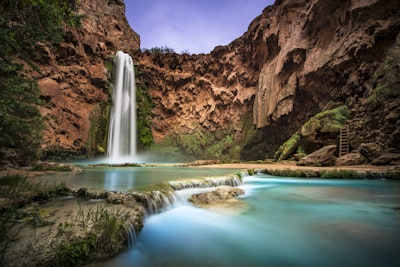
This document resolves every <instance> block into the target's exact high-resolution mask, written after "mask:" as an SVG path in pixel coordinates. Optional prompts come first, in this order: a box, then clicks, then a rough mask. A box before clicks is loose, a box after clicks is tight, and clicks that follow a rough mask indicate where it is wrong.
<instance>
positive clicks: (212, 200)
mask: <svg viewBox="0 0 400 267" xmlns="http://www.w3.org/2000/svg"><path fill="white" fill-rule="evenodd" d="M243 194H244V190H243V189H240V188H236V187H235V188H219V189H217V190H214V191H211V192H206V193H199V194H194V195H192V196H191V197H189V202H191V203H193V204H194V205H196V206H203V205H210V204H216V203H219V202H221V201H225V200H229V199H232V198H235V197H238V196H240V195H243Z"/></svg>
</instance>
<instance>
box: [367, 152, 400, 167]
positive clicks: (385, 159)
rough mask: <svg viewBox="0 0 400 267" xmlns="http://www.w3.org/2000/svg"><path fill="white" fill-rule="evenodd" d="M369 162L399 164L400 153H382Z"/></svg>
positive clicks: (374, 163)
mask: <svg viewBox="0 0 400 267" xmlns="http://www.w3.org/2000/svg"><path fill="white" fill-rule="evenodd" d="M371 164H373V165H400V154H397V153H384V154H382V155H381V156H379V157H378V158H376V159H374V160H373V161H372V162H371Z"/></svg>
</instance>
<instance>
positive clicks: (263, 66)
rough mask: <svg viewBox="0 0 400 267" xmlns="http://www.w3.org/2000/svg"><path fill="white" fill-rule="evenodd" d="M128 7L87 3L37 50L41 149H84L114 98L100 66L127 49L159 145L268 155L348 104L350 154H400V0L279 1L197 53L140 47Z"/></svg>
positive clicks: (195, 152)
mask: <svg viewBox="0 0 400 267" xmlns="http://www.w3.org/2000/svg"><path fill="white" fill-rule="evenodd" d="M124 11H125V8H124V5H123V4H121V3H119V1H108V0H96V1H89V0H82V5H81V10H80V12H81V13H82V14H83V15H84V16H83V19H82V25H81V26H80V27H77V28H73V29H66V30H65V37H66V40H65V42H63V43H61V44H56V45H54V49H49V48H45V47H44V48H43V51H41V52H42V54H43V57H42V61H41V62H38V64H39V65H40V66H39V71H38V70H36V69H33V68H32V69H30V68H29V67H27V72H28V73H29V74H30V76H32V77H34V78H36V79H37V80H38V81H39V86H40V88H41V90H42V99H43V101H44V103H45V104H44V106H43V107H41V110H42V113H43V115H45V116H47V123H46V124H47V129H46V130H45V136H44V137H45V143H44V144H43V147H44V149H45V150H49V151H50V150H52V149H53V150H54V148H60V149H62V150H72V151H86V150H87V149H88V145H89V143H90V138H91V137H90V129H91V127H92V128H93V127H94V128H100V126H96V124H95V122H93V121H91V114H92V115H93V113H96V112H97V113H100V115H104V114H105V112H106V109H104V106H103V108H101V109H99V106H100V105H102V104H105V103H108V102H109V99H108V98H109V94H108V90H109V75H110V68H107V66H111V62H112V57H113V55H114V54H115V52H116V51H117V50H123V51H126V52H129V53H131V54H132V55H133V57H134V61H135V65H136V68H137V84H138V86H139V87H140V88H141V90H142V91H143V92H145V93H146V94H147V95H148V97H149V99H150V102H151V105H149V106H150V107H151V108H150V109H151V110H150V111H149V114H148V115H146V118H145V119H146V120H147V121H148V123H147V124H148V127H149V132H150V134H151V135H152V138H154V142H155V144H156V147H157V145H160V146H162V145H164V146H176V147H177V148H178V149H179V150H180V152H183V153H186V154H191V155H192V156H194V157H195V158H196V157H197V158H219V159H220V158H226V159H246V160H255V159H265V158H268V157H273V155H274V153H275V151H276V150H277V149H278V147H279V146H280V145H281V144H282V143H283V142H284V141H286V140H287V139H288V138H289V137H290V136H291V135H292V134H294V133H295V132H296V131H299V129H300V127H301V126H302V125H303V124H304V123H305V122H306V121H307V120H308V119H310V118H311V117H312V116H314V115H315V114H317V113H319V112H321V111H323V110H327V109H332V108H335V107H338V106H341V105H346V106H347V107H348V109H349V110H350V111H351V113H350V117H349V120H348V123H350V125H351V137H352V138H351V139H352V143H351V148H352V149H353V150H359V149H361V150H363V149H364V150H366V151H370V152H371V151H372V152H371V153H370V154H371V155H375V156H374V157H375V158H376V157H378V156H379V155H383V154H399V153H400V148H399V144H400V140H399V139H400V129H399V123H398V122H399V121H400V118H399V113H400V112H399V106H400V105H399V77H400V75H399V69H400V67H399V66H400V63H399V38H400V37H399V36H398V35H399V31H400V3H399V2H398V1H387V0H363V1H355V0H344V1H329V0H312V1H306V0H277V1H276V2H275V4H274V5H272V6H269V7H266V8H265V10H264V11H263V12H262V14H261V15H260V16H258V17H257V18H255V19H254V21H253V22H252V23H251V24H250V25H249V27H248V30H247V32H246V33H244V35H243V36H241V37H239V38H238V39H236V40H234V41H233V42H232V43H230V44H229V45H227V46H218V47H216V48H215V49H214V50H213V51H212V52H211V53H210V54H200V55H189V54H182V55H179V54H175V53H166V54H163V53H150V52H144V53H140V52H138V51H137V50H138V48H139V45H140V41H139V36H138V35H137V34H136V33H135V32H133V31H132V29H131V28H130V27H129V25H128V22H127V21H126V18H125V16H124ZM97 116H99V114H97ZM104 126H105V127H104ZM102 127H103V128H106V125H104V123H103V124H102ZM102 135H104V133H103V134H102ZM315 138H316V139H318V138H320V137H319V136H318V133H316V136H315ZM99 142H100V141H99ZM323 144H324V142H323V141H322V142H321V145H323ZM97 146H98V144H97ZM377 147H378V148H379V149H378V148H377ZM102 150H103V148H102V149H99V151H98V152H101V151H102ZM307 152H311V151H307ZM375 152H376V153H375ZM370 160H373V159H372V156H371V159H370Z"/></svg>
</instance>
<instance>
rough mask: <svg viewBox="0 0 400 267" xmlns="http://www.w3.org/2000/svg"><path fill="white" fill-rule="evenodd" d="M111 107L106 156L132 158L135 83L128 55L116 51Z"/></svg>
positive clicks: (115, 160) (120, 160) (118, 159)
mask: <svg viewBox="0 0 400 267" xmlns="http://www.w3.org/2000/svg"><path fill="white" fill-rule="evenodd" d="M113 70H114V72H113V84H112V89H113V92H112V108H111V114H110V124H109V133H108V146H107V156H108V158H109V161H110V162H111V163H125V162H134V161H135V159H136V84H135V73H134V68H133V61H132V58H131V57H130V56H129V55H128V54H126V53H124V52H121V51H118V52H117V54H116V56H115V58H114V67H113Z"/></svg>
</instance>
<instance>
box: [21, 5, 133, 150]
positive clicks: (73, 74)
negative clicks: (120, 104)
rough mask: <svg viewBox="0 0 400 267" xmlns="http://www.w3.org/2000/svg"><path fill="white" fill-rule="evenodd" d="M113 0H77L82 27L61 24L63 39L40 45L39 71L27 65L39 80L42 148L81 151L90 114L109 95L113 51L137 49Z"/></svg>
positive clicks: (122, 8)
mask: <svg viewBox="0 0 400 267" xmlns="http://www.w3.org/2000/svg"><path fill="white" fill-rule="evenodd" d="M117 2H118V1H108V0H96V1H92V0H81V4H80V10H79V14H80V15H82V20H81V26H79V27H76V28H66V29H65V42H62V43H60V44H55V45H54V48H52V49H50V48H47V47H44V48H43V50H42V51H41V54H42V60H41V62H37V65H38V66H39V71H37V70H36V69H29V68H28V69H27V71H28V72H29V75H30V76H32V77H34V78H35V79H37V80H38V84H39V87H40V89H41V90H42V96H41V98H42V99H43V100H44V105H43V106H42V107H41V111H42V114H43V115H44V116H46V130H45V132H44V140H45V142H44V144H43V148H44V150H52V149H54V148H56V149H62V150H71V151H81V150H83V152H84V151H85V150H86V147H87V142H88V137H89V128H90V122H89V116H90V114H91V112H92V111H93V109H94V108H95V107H96V106H97V105H98V104H99V103H101V102H105V101H107V99H108V93H107V92H108V87H109V84H108V75H109V73H108V69H107V68H106V66H107V65H110V64H112V59H113V56H114V54H115V52H116V51H118V50H124V51H133V50H136V49H138V48H139V46H140V39H139V36H138V35H137V34H136V33H135V32H133V31H132V29H131V28H130V26H129V24H128V22H127V20H126V17H125V6H124V5H123V4H122V3H120V4H118V3H117Z"/></svg>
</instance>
